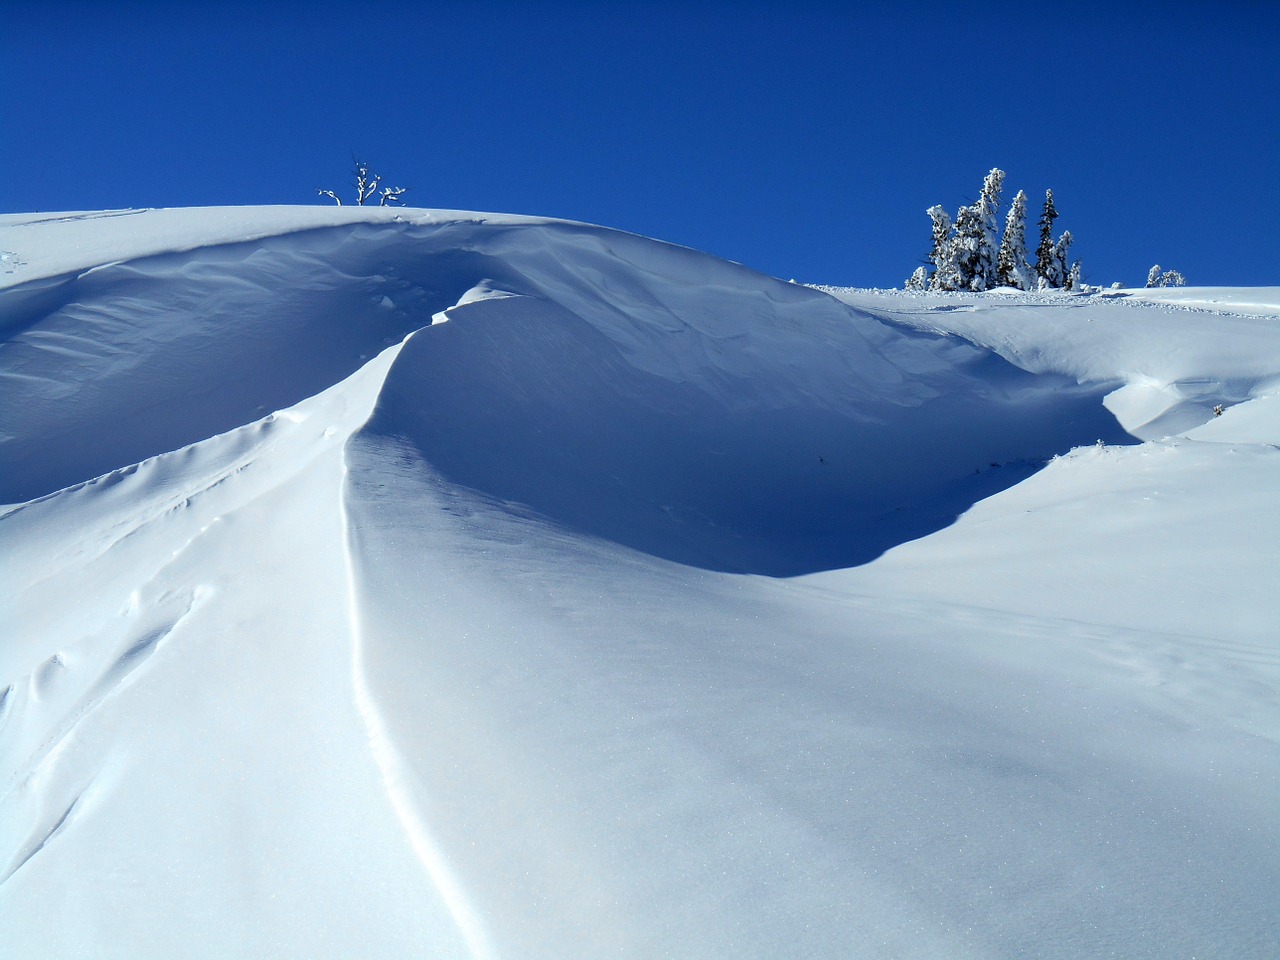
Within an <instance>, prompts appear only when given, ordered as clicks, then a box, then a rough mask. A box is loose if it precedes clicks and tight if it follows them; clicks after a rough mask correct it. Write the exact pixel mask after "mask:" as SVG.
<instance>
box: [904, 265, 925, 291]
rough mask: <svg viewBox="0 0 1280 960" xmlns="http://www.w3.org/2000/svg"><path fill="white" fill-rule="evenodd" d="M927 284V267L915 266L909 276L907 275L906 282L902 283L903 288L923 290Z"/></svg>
mask: <svg viewBox="0 0 1280 960" xmlns="http://www.w3.org/2000/svg"><path fill="white" fill-rule="evenodd" d="M928 284H929V268H928V267H916V268H915V270H914V271H913V272H912V274H911V276H909V277H907V282H906V283H905V284H903V287H902V289H904V290H924V289H925V287H927V286H928Z"/></svg>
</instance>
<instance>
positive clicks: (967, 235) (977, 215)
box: [951, 203, 982, 290]
mask: <svg viewBox="0 0 1280 960" xmlns="http://www.w3.org/2000/svg"><path fill="white" fill-rule="evenodd" d="M951 244H952V248H953V251H954V252H953V259H954V261H955V265H956V285H955V289H957V290H977V289H981V288H980V287H978V286H977V285H976V284H977V283H978V282H979V272H978V271H979V251H980V250H981V248H982V210H981V209H980V208H979V207H978V205H977V204H976V203H975V204H972V205H970V206H967V207H961V208H960V209H959V210H957V211H956V235H955V238H954V239H953V240H952V241H951Z"/></svg>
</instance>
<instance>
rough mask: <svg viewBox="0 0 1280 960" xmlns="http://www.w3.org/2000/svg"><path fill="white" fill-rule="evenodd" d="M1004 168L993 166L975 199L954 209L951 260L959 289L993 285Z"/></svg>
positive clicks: (978, 288) (977, 288) (981, 287)
mask: <svg viewBox="0 0 1280 960" xmlns="http://www.w3.org/2000/svg"><path fill="white" fill-rule="evenodd" d="M1003 184H1004V171H1003V170H1000V169H993V170H992V171H991V172H990V173H988V174H987V177H986V179H985V180H984V181H983V182H982V192H981V193H980V194H979V195H978V202H977V203H974V204H971V205H970V206H967V207H961V208H960V209H959V210H958V211H957V212H956V236H955V241H954V246H955V261H956V268H957V270H958V271H959V280H958V285H959V288H960V289H962V290H990V289H991V288H992V287H994V286H995V285H996V256H997V249H998V246H999V245H998V242H997V240H996V213H997V211H998V210H999V207H1000V188H1001V187H1002V186H1003Z"/></svg>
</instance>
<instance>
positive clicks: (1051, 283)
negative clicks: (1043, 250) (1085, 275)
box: [1040, 230, 1075, 289]
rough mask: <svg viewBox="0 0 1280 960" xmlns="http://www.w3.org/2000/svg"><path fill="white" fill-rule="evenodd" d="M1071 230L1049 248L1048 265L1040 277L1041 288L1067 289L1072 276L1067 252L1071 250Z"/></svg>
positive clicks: (1063, 233)
mask: <svg viewBox="0 0 1280 960" xmlns="http://www.w3.org/2000/svg"><path fill="white" fill-rule="evenodd" d="M1074 239H1075V238H1074V237H1072V236H1071V231H1070V230H1063V231H1062V236H1060V237H1059V238H1058V239H1057V241H1056V242H1055V243H1054V244H1053V245H1052V246H1051V247H1050V248H1049V258H1048V263H1047V264H1046V265H1045V268H1044V272H1043V273H1041V275H1040V287H1041V289H1044V288H1046V287H1065V286H1066V285H1067V278H1068V276H1069V275H1070V274H1069V270H1068V268H1067V251H1068V250H1069V249H1070V248H1071V241H1072V240H1074Z"/></svg>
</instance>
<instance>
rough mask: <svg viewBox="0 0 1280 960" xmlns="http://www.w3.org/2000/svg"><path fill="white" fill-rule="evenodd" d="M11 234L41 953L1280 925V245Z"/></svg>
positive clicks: (792, 940)
mask: <svg viewBox="0 0 1280 960" xmlns="http://www.w3.org/2000/svg"><path fill="white" fill-rule="evenodd" d="M0 250H2V251H3V257H4V259H3V272H2V273H0V328H2V329H3V331H4V340H3V342H0V384H2V385H3V386H2V389H0V502H5V501H7V502H9V503H11V504H12V506H10V507H8V508H4V513H3V515H2V517H0V550H2V551H3V554H2V555H3V557H4V564H5V570H4V578H5V582H6V583H8V584H11V585H12V587H11V593H10V595H11V600H10V601H9V602H7V603H6V604H5V605H4V606H3V608H0V686H3V687H4V689H5V693H4V699H3V701H2V705H0V759H2V762H3V771H4V777H5V780H4V786H3V788H2V789H3V794H0V870H3V873H0V926H2V927H3V929H4V930H5V931H6V941H7V943H9V944H11V945H12V949H13V950H14V951H15V955H17V956H30V957H79V956H87V955H92V956H121V957H140V956H157V957H158V956H175V955H182V956H210V957H226V956H255V957H256V956H314V957H326V956H333V957H350V956H386V957H398V956H405V955H416V956H439V957H453V956H458V957H495V958H496V957H503V958H530V957H558V958H559V957H573V956H579V957H597V956H602V955H616V956H630V957H653V956H680V957H704V956H705V957H721V956H729V955H734V956H753V957H780V956H823V957H884V956H899V957H1022V956H1045V957H1077V956H1096V955H1107V954H1115V955H1124V956H1129V957H1167V956H1171V955H1187V956H1192V955H1204V956H1222V957H1265V956H1269V955H1272V954H1274V953H1275V952H1276V951H1277V950H1280V936H1278V935H1277V931H1276V929H1275V926H1274V921H1273V913H1274V910H1273V901H1274V898H1273V897H1272V896H1271V895H1270V893H1269V891H1271V890H1274V889H1277V888H1278V887H1280V853H1278V852H1277V851H1278V849H1280V847H1278V845H1277V841H1278V840H1280V828H1278V827H1277V825H1276V817H1275V815H1274V814H1275V810H1276V809H1277V808H1278V807H1280V762H1278V754H1277V750H1278V749H1280V747H1278V744H1280V708H1278V707H1277V705H1276V699H1275V696H1274V691H1275V685H1276V681H1277V679H1280V669H1278V667H1280V651H1278V649H1277V647H1278V642H1277V637H1276V628H1275V627H1274V624H1276V623H1280V600H1278V599H1277V595H1278V593H1280V592H1278V591H1277V590H1276V589H1275V587H1276V583H1275V579H1276V575H1275V572H1274V571H1275V570H1276V569H1277V566H1276V560H1277V552H1278V551H1277V548H1276V546H1275V545H1276V543H1277V542H1280V538H1278V535H1280V510H1278V509H1277V507H1276V503H1275V493H1274V491H1276V490H1277V489H1280V486H1278V484H1277V481H1280V447H1278V446H1277V445H1278V444H1280V403H1278V402H1277V400H1276V395H1277V394H1278V393H1280V326H1277V321H1276V320H1275V318H1274V313H1275V312H1276V305H1277V304H1280V296H1277V294H1278V293H1280V291H1276V290H1264V291H1244V292H1241V291H1234V292H1233V291H1220V290H1214V291H1200V292H1198V293H1197V292H1195V291H1187V292H1185V293H1184V294H1183V296H1184V298H1187V299H1184V300H1183V301H1182V302H1181V303H1179V304H1173V305H1170V304H1159V303H1142V302H1138V301H1137V300H1136V299H1134V298H1127V299H1126V300H1125V301H1124V302H1119V301H1118V299H1117V298H1101V297H1047V296H1040V297H1033V296H1027V295H1022V296H1012V295H1010V296H1006V295H1001V294H992V295H987V296H973V297H967V298H966V297H959V296H950V297H908V296H904V295H901V294H875V293H867V292H858V291H835V292H834V295H832V293H831V292H823V291H819V290H814V289H810V288H807V287H803V286H799V285H796V284H786V283H782V282H779V281H775V280H771V279H768V278H765V277H762V276H759V275H757V274H754V273H752V272H751V271H749V270H747V269H745V268H743V267H740V266H737V265H734V264H729V263H725V262H722V261H718V260H715V259H714V258H711V257H708V256H705V255H703V254H699V253H697V252H694V251H690V250H686V249H682V248H677V247H672V246H670V245H665V244H660V243H657V242H655V241H651V240H647V239H644V238H640V237H635V236H631V235H627V234H622V233H618V232H616V231H610V230H605V229H602V228H597V227H590V226H585V225H581V224H572V223H565V222H558V221H545V220H536V219H531V218H517V217H506V216H493V215H479V214H462V213H451V212H443V211H388V210H365V209H348V208H340V209H327V208H320V207H315V208H259V209H255V208H243V209H232V208H227V209H220V210H185V211H113V212H109V213H105V214H92V213H89V214H62V215H50V216H44V217H36V216H20V217H18V216H10V217H0ZM1224 303H1226V304H1227V305H1226V306H1222V307H1221V308H1220V307H1219V305H1221V304H1224ZM1217 405H1221V406H1222V408H1223V411H1222V413H1221V415H1220V416H1215V414H1214V409H1213V408H1214V407H1215V406H1217ZM1139 439H1144V440H1145V441H1146V442H1143V443H1139V442H1138V440H1139ZM1046 464H1047V465H1046Z"/></svg>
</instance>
